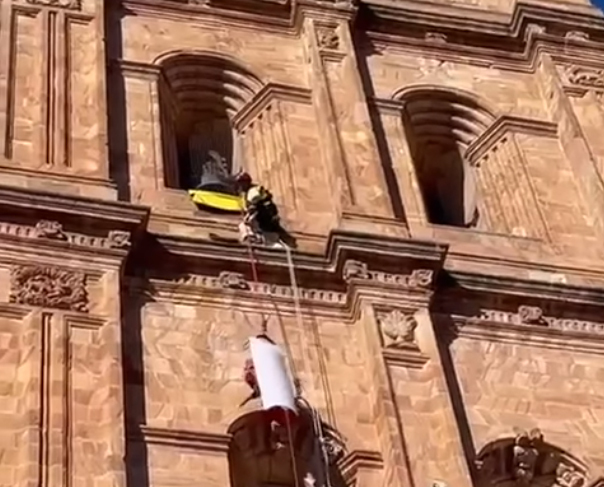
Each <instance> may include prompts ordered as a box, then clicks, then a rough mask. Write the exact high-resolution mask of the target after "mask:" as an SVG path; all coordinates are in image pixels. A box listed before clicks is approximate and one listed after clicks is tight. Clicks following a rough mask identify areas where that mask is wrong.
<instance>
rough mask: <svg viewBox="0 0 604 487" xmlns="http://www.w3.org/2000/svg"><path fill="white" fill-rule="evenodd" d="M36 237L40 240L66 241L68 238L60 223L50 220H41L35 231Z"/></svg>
mask: <svg viewBox="0 0 604 487" xmlns="http://www.w3.org/2000/svg"><path fill="white" fill-rule="evenodd" d="M34 231H35V235H36V237H38V238H48V239H54V240H66V239H67V237H66V235H65V233H64V232H63V225H61V224H60V223H59V222H55V221H50V220H40V221H39V222H38V223H36V227H35V229H34Z"/></svg>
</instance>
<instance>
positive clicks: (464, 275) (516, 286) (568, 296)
mask: <svg viewBox="0 0 604 487" xmlns="http://www.w3.org/2000/svg"><path fill="white" fill-rule="evenodd" d="M537 269H538V267H537V266H536V267H535V270H537ZM446 281H449V283H451V284H452V285H453V286H456V287H458V288H459V289H460V290H462V291H472V292H478V293H494V294H500V295H507V296H523V297H525V298H527V299H539V300H547V301H551V302H558V303H575V304H579V305H592V306H604V289H603V288H596V287H593V288H592V287H586V286H575V285H571V284H564V283H553V282H543V281H536V280H529V279H522V278H519V277H513V278H512V277H505V276H496V275H486V274H478V273H471V272H463V271H459V270H451V271H449V272H448V273H447V274H446V276H445V275H443V282H441V284H442V285H443V286H444V287H447V283H446Z"/></svg>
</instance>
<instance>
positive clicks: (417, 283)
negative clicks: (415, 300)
mask: <svg viewBox="0 0 604 487" xmlns="http://www.w3.org/2000/svg"><path fill="white" fill-rule="evenodd" d="M433 277H434V272H432V271H431V270H428V269H417V270H414V271H413V272H412V273H411V275H410V276H409V279H408V284H409V286H410V287H414V288H418V287H428V286H430V285H431V284H432V278H433Z"/></svg>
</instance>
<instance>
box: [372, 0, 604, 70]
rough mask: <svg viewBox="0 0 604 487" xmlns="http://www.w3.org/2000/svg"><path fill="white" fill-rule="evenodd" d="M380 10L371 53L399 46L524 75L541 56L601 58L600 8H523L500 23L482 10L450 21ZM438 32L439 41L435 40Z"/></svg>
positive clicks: (603, 24)
mask: <svg viewBox="0 0 604 487" xmlns="http://www.w3.org/2000/svg"><path fill="white" fill-rule="evenodd" d="M371 8H372V9H373V8H374V7H371ZM414 8H417V7H416V6H414ZM382 9H386V10H384V12H387V11H388V9H390V7H383V6H380V7H377V11H376V12H374V13H375V15H374V16H373V17H372V18H373V19H374V21H373V23H372V24H371V25H366V26H364V28H365V29H366V30H367V37H368V38H369V39H370V40H371V41H372V44H373V46H372V49H376V50H378V51H379V50H380V49H381V48H393V49H396V48H397V47H400V48H402V49H404V50H405V51H406V52H408V51H411V52H418V53H420V52H421V54H422V55H424V56H425V55H426V54H427V53H432V54H433V55H434V56H435V57H437V58H438V59H441V60H444V61H451V62H456V63H459V62H467V63H471V64H476V65H480V66H484V67H492V68H497V69H510V70H515V71H525V72H531V71H532V70H533V69H534V67H535V65H536V62H537V59H538V58H539V54H541V53H543V52H547V53H552V54H557V53H560V52H564V53H566V55H568V56H569V57H570V58H571V59H576V60H587V59H600V60H602V59H603V56H602V42H603V41H604V35H603V34H604V33H603V30H604V17H603V16H602V15H601V13H600V12H599V11H598V10H597V9H594V10H588V11H586V12H583V13H581V14H577V13H571V12H566V11H562V10H554V9H551V8H546V7H543V6H535V5H527V4H522V3H520V4H517V7H516V10H515V12H514V14H513V16H512V17H511V19H510V17H500V19H499V20H498V21H496V22H495V21H487V20H485V19H484V18H482V17H481V15H482V12H480V11H474V12H466V13H464V15H463V16H458V17H456V21H455V22H452V21H451V18H447V19H445V18H443V16H442V14H441V13H439V14H433V13H432V14H429V13H424V12H422V11H421V9H418V11H413V12H407V13H408V16H403V15H400V12H399V13H397V14H387V13H383V15H381V14H380V13H379V12H380V11H382ZM439 11H440V9H439ZM596 13H597V14H598V15H596ZM504 18H505V19H507V20H505V21H504V20H503V19H504ZM562 26H564V27H562ZM434 32H437V33H439V34H438V35H439V36H440V38H442V41H441V42H434V41H433V40H432V37H434V35H433V34H434ZM579 34H580V35H579Z"/></svg>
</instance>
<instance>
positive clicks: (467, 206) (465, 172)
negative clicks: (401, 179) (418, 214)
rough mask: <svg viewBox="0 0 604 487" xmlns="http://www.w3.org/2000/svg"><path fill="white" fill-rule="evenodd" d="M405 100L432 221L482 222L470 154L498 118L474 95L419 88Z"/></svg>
mask: <svg viewBox="0 0 604 487" xmlns="http://www.w3.org/2000/svg"><path fill="white" fill-rule="evenodd" d="M400 98H401V100H402V101H403V103H404V110H403V124H404V128H405V133H406V136H407V140H408V141H409V146H410V148H411V157H412V159H413V163H414V166H415V169H416V174H417V178H418V182H419V185H420V190H421V193H422V197H423V200H424V205H425V209H426V214H427V218H428V220H429V221H430V223H434V224H440V225H451V226H456V227H475V226H477V224H478V222H479V216H480V212H479V201H478V198H477V181H476V173H475V171H476V168H475V167H474V166H473V165H471V164H470V163H469V161H468V160H467V159H466V158H465V157H464V155H465V152H466V150H467V148H468V146H469V145H470V144H471V143H472V141H474V140H475V139H476V138H477V137H478V136H480V134H482V133H483V132H484V131H485V130H486V129H487V128H488V127H489V126H490V125H491V124H492V123H493V122H494V120H495V117H494V116H493V114H491V113H490V112H489V111H488V110H486V109H485V108H483V107H481V106H480V105H479V104H478V103H477V102H476V101H475V100H473V99H472V98H471V97H468V96H465V95H462V94H458V93H455V92H450V91H447V90H440V89H428V88H423V89H417V90H413V91H410V92H409V93H407V94H404V95H403V96H401V97H400Z"/></svg>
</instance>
